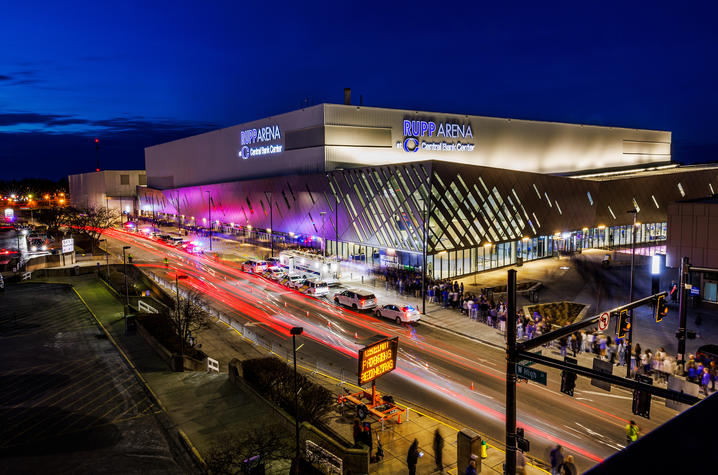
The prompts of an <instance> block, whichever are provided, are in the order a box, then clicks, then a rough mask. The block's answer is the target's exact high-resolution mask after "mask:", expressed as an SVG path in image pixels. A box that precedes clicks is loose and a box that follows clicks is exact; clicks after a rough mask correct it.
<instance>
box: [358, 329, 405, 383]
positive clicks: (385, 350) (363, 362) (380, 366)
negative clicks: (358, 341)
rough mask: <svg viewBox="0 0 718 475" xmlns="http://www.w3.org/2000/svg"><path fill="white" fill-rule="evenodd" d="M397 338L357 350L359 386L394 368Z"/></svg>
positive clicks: (397, 347)
mask: <svg viewBox="0 0 718 475" xmlns="http://www.w3.org/2000/svg"><path fill="white" fill-rule="evenodd" d="M398 349H399V337H395V338H391V339H386V340H381V341H379V342H376V343H374V344H372V345H369V346H366V347H364V348H362V349H361V350H359V371H358V374H359V386H361V385H363V384H367V383H370V382H372V381H374V380H375V379H376V378H378V377H379V376H382V375H384V374H387V373H389V372H391V371H393V370H394V368H396V354H397V350H398Z"/></svg>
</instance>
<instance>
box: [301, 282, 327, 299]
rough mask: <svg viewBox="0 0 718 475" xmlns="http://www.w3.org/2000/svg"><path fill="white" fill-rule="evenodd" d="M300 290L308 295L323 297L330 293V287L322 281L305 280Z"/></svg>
mask: <svg viewBox="0 0 718 475" xmlns="http://www.w3.org/2000/svg"><path fill="white" fill-rule="evenodd" d="M299 290H301V291H302V292H304V293H305V294H307V295H313V296H315V297H322V296H324V295H327V294H328V293H329V285H327V283H326V282H322V281H315V280H305V281H304V282H303V283H302V286H301V287H300V289H299Z"/></svg>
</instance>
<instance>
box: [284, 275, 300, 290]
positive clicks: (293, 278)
mask: <svg viewBox="0 0 718 475" xmlns="http://www.w3.org/2000/svg"><path fill="white" fill-rule="evenodd" d="M303 281H304V277H302V276H301V275H285V276H284V277H282V279H281V280H280V283H281V284H282V285H284V286H286V287H290V288H292V287H293V286H295V285H298V284H299V283H301V282H303Z"/></svg>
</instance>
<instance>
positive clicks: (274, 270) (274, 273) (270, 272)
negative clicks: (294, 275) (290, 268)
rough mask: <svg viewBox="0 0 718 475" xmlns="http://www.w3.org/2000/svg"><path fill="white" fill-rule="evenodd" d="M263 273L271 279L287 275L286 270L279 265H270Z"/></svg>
mask: <svg viewBox="0 0 718 475" xmlns="http://www.w3.org/2000/svg"><path fill="white" fill-rule="evenodd" d="M262 274H263V275H264V277H266V278H267V279H269V280H274V281H279V280H281V279H282V277H284V276H285V275H286V272H284V270H282V269H280V268H279V267H270V268H269V269H267V270H266V271H264V272H263V273H262Z"/></svg>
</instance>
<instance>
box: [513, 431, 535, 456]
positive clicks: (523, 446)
mask: <svg viewBox="0 0 718 475" xmlns="http://www.w3.org/2000/svg"><path fill="white" fill-rule="evenodd" d="M516 447H518V449H519V450H520V451H521V452H528V451H529V450H531V443H530V442H529V441H528V439H526V438H525V437H524V429H523V427H517V428H516Z"/></svg>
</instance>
